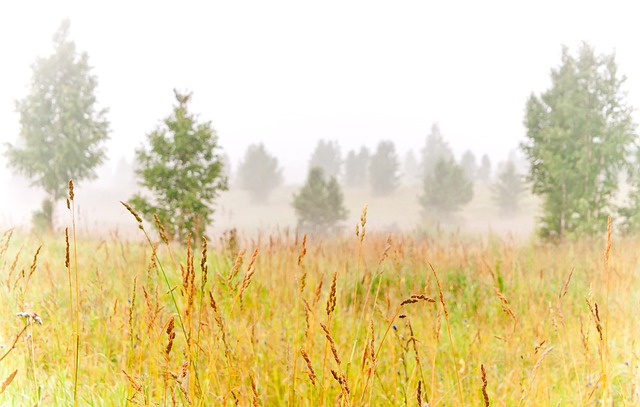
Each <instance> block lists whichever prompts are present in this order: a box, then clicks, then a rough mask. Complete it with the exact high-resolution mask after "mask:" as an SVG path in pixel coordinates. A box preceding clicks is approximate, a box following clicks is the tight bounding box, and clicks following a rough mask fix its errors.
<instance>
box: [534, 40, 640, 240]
mask: <svg viewBox="0 0 640 407" xmlns="http://www.w3.org/2000/svg"><path fill="white" fill-rule="evenodd" d="M624 81H625V78H624V77H623V76H620V75H619V74H618V69H617V65H616V62H615V57H614V55H613V54H611V55H596V54H595V51H594V49H593V48H592V47H591V46H590V45H588V44H586V43H585V44H583V45H582V46H581V47H580V49H579V50H578V55H577V56H573V55H571V53H570V52H569V50H568V49H567V48H566V47H565V48H563V51H562V62H561V65H560V66H559V67H558V68H555V69H553V70H552V72H551V88H550V89H548V90H547V91H545V92H544V93H542V94H541V95H540V96H536V95H532V96H531V97H530V98H529V100H528V102H527V105H526V116H525V120H524V124H525V127H526V129H527V135H526V141H525V142H524V143H523V144H522V149H523V151H524V153H525V156H526V157H527V159H528V161H529V163H530V171H529V176H528V178H529V180H530V181H531V182H532V187H533V193H534V194H536V195H538V196H540V197H541V198H542V200H543V212H544V213H543V216H542V218H541V222H540V233H541V235H542V236H545V237H555V238H560V239H562V238H564V237H565V236H568V235H581V234H594V233H601V232H602V231H603V230H606V224H607V217H608V215H609V214H610V213H611V211H612V210H613V203H612V199H613V196H614V194H615V192H616V191H617V189H618V176H619V174H620V172H621V171H622V170H624V169H625V168H628V162H627V157H628V156H629V154H630V151H631V148H632V147H633V145H634V144H635V142H636V139H637V136H636V133H635V124H634V123H633V119H632V116H631V114H632V111H633V109H632V108H631V107H630V106H629V105H628V104H627V102H626V93H625V91H624V90H623V84H624Z"/></svg>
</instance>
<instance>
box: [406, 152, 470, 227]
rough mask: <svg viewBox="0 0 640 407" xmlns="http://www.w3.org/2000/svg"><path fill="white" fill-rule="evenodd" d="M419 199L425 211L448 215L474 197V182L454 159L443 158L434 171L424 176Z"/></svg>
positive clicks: (437, 214)
mask: <svg viewBox="0 0 640 407" xmlns="http://www.w3.org/2000/svg"><path fill="white" fill-rule="evenodd" d="M422 191H423V194H422V195H420V196H419V197H418V201H419V202H420V205H421V206H422V208H423V210H424V212H425V213H432V212H433V213H435V215H436V216H444V217H448V216H450V215H451V214H452V213H454V212H457V211H458V210H460V208H461V207H462V206H464V205H466V204H468V203H469V202H471V199H472V198H473V183H472V182H471V181H470V180H469V179H468V178H467V177H466V175H465V173H464V170H463V169H462V167H461V166H459V165H458V164H456V162H455V161H454V160H453V159H444V158H441V159H440V160H438V162H437V163H436V166H435V167H434V169H433V173H432V174H430V175H427V176H425V177H424V181H423V184H422Z"/></svg>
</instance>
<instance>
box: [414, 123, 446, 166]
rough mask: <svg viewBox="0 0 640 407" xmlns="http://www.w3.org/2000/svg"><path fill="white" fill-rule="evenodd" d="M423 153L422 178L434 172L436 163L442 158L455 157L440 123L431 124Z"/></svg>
mask: <svg viewBox="0 0 640 407" xmlns="http://www.w3.org/2000/svg"><path fill="white" fill-rule="evenodd" d="M421 153H422V157H421V158H422V160H421V163H420V165H421V167H422V178H424V177H425V176H428V175H431V174H433V171H434V168H435V166H436V164H437V163H438V161H440V160H441V159H443V160H449V159H452V158H453V152H452V151H451V148H450V147H449V144H448V143H447V142H446V140H445V139H444V136H443V135H442V132H441V131H440V126H439V125H438V123H434V124H433V125H432V126H431V132H430V133H429V135H428V136H427V140H426V142H425V145H424V148H423V149H422V151H421Z"/></svg>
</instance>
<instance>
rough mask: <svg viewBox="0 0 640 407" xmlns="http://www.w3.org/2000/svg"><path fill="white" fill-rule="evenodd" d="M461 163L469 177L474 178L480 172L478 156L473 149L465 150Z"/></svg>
mask: <svg viewBox="0 0 640 407" xmlns="http://www.w3.org/2000/svg"><path fill="white" fill-rule="evenodd" d="M460 165H461V166H462V169H463V170H464V173H465V175H466V176H467V178H468V179H470V180H473V179H475V178H476V175H477V173H478V164H477V163H476V156H475V154H473V152H472V151H471V150H467V151H465V152H464V154H463V155H462V159H461V160H460Z"/></svg>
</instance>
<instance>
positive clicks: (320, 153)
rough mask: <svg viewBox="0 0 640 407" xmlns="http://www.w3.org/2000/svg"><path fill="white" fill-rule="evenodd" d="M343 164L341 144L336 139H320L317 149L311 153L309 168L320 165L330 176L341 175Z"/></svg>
mask: <svg viewBox="0 0 640 407" xmlns="http://www.w3.org/2000/svg"><path fill="white" fill-rule="evenodd" d="M341 166H342V156H341V155H340V146H339V145H338V143H337V142H336V141H325V140H320V141H318V145H317V146H316V149H315V150H314V151H313V154H312V155H311V160H310V161H309V168H310V169H311V168H314V167H320V168H322V171H324V173H325V174H326V175H327V176H329V177H336V178H337V177H339V176H340V167H341Z"/></svg>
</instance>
